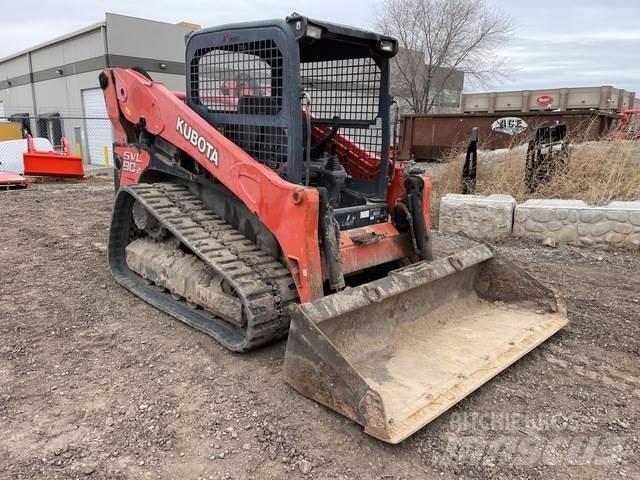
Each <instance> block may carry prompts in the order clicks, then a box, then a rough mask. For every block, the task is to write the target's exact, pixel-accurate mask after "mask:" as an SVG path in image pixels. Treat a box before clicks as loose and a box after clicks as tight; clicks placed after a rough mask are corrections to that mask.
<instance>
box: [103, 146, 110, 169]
mask: <svg viewBox="0 0 640 480" xmlns="http://www.w3.org/2000/svg"><path fill="white" fill-rule="evenodd" d="M102 155H103V156H104V166H105V167H108V166H109V147H107V146H106V145H105V146H104V147H102Z"/></svg>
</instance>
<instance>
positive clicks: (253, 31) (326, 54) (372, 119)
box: [187, 14, 397, 230]
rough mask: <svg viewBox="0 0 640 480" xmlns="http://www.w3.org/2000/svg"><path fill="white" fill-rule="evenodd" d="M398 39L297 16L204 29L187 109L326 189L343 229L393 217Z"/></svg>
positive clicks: (286, 172)
mask: <svg viewBox="0 0 640 480" xmlns="http://www.w3.org/2000/svg"><path fill="white" fill-rule="evenodd" d="M396 52H397V43H396V41H395V39H393V38H391V37H386V36H383V35H379V34H376V33H373V32H369V31H365V30H360V29H356V28H352V27H346V26H342V25H338V24H332V23H326V22H320V21H317V20H312V19H309V18H307V17H303V16H300V15H298V14H292V15H291V16H289V17H287V18H286V19H284V20H272V21H261V22H249V23H238V24H232V25H226V26H222V27H215V28H210V29H204V30H199V31H197V32H194V33H193V34H191V35H190V36H189V38H188V41H187V66H188V67H187V68H188V73H187V103H188V104H189V105H190V106H191V108H193V109H194V110H195V111H197V112H198V114H200V115H201V116H202V117H204V118H205V119H207V121H209V122H210V123H211V124H212V125H214V126H215V127H216V128H217V129H218V130H219V131H220V132H221V133H223V134H224V135H225V136H226V137H227V138H229V139H230V140H232V141H233V142H234V143H236V144H237V145H239V146H240V147H241V148H242V149H243V150H245V151H246V152H247V153H248V154H250V155H251V156H252V157H253V158H255V159H256V160H257V161H259V162H260V163H262V164H264V165H266V166H268V167H269V168H271V169H273V170H274V171H275V172H277V173H278V174H279V175H280V176H282V177H283V178H285V179H286V180H287V181H289V182H291V183H296V184H300V185H309V186H313V187H318V188H322V189H324V190H323V193H322V195H323V196H324V197H326V199H327V201H328V203H329V204H330V205H331V207H332V209H333V213H334V216H335V219H336V221H337V222H338V224H339V225H340V229H341V230H346V229H351V228H356V227H360V226H364V225H370V224H374V223H381V222H385V221H387V218H388V207H387V205H386V204H385V203H384V199H385V197H386V189H387V185H388V177H389V174H390V170H389V150H390V136H391V135H390V132H391V127H390V119H389V110H390V102H391V98H390V95H389V59H390V58H391V57H393V56H394V55H395V54H396Z"/></svg>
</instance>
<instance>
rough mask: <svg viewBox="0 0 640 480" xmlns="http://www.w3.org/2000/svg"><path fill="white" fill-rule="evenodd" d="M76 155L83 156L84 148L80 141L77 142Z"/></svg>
mask: <svg viewBox="0 0 640 480" xmlns="http://www.w3.org/2000/svg"><path fill="white" fill-rule="evenodd" d="M76 155H78V156H79V157H81V158H82V148H81V147H80V144H79V143H76Z"/></svg>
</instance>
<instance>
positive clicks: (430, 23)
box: [376, 0, 511, 113]
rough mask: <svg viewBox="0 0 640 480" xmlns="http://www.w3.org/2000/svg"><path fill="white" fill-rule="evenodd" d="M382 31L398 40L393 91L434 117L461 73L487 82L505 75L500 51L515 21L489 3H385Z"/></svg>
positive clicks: (379, 23)
mask: <svg viewBox="0 0 640 480" xmlns="http://www.w3.org/2000/svg"><path fill="white" fill-rule="evenodd" d="M376 23H377V27H378V29H379V30H381V31H382V32H384V33H385V34H387V35H390V36H393V37H395V38H397V39H398V46H399V49H400V50H399V53H398V55H397V56H396V57H395V59H394V63H393V78H392V90H393V91H394V93H395V95H396V97H399V98H400V99H401V100H402V103H403V104H405V105H406V106H407V107H408V108H409V109H410V110H411V111H412V112H414V113H427V112H429V111H430V110H431V109H432V108H433V106H434V104H435V103H436V101H437V100H438V98H439V97H440V96H441V95H442V93H443V90H444V89H445V87H446V85H447V82H448V81H449V79H450V78H451V76H452V75H453V74H454V72H455V71H456V70H462V71H463V72H465V75H466V77H467V78H469V77H470V78H471V79H475V80H479V81H481V82H487V81H488V80H490V79H495V78H496V77H501V76H503V75H504V74H505V65H504V61H503V60H501V59H500V57H499V56H498V55H497V54H496V52H497V49H498V47H499V46H500V45H502V44H503V43H504V42H505V41H506V40H507V39H508V38H509V37H510V35H511V28H510V20H509V19H508V18H507V17H506V16H505V15H503V14H502V13H500V12H499V11H498V10H496V9H494V8H492V7H490V6H489V5H487V3H486V2H485V1H484V0H384V2H383V4H382V9H381V12H380V15H379V16H378V19H377V22H376Z"/></svg>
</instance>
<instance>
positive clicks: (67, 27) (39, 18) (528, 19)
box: [0, 0, 640, 95]
mask: <svg viewBox="0 0 640 480" xmlns="http://www.w3.org/2000/svg"><path fill="white" fill-rule="evenodd" d="M487 2H488V3H490V4H492V5H494V6H495V7H497V8H499V9H501V10H502V11H503V12H504V13H505V14H507V15H509V16H510V17H511V19H512V20H513V27H514V31H515V36H514V38H513V40H512V41H511V42H509V43H508V44H506V45H505V46H504V48H502V49H501V52H500V53H501V54H502V55H505V56H506V57H508V58H509V59H510V60H509V62H510V67H511V71H512V73H511V74H510V77H509V78H508V79H505V80H503V81H500V82H497V83H495V84H492V85H487V86H481V87H477V86H474V87H473V88H472V90H487V89H492V90H519V89H534V88H553V87H574V86H593V85H613V86H615V87H618V88H625V89H627V90H633V91H635V92H638V93H639V95H640V28H639V27H638V25H639V24H640V0H606V1H603V0H572V1H567V0H565V1H563V0H535V1H530V0H527V1H520V0H487ZM376 3H377V2H376V1H375V0H320V1H318V0H314V1H301V0H179V1H176V0H126V1H125V0H102V1H96V0H57V1H55V2H53V1H48V0H47V1H45V0H41V1H33V0H22V1H21V2H19V4H15V5H14V8H10V9H9V8H4V9H3V12H2V19H1V20H0V25H1V28H0V57H4V56H6V55H9V54H11V53H13V52H16V51H19V50H22V49H24V48H27V47H29V46H31V45H34V44H37V43H40V42H44V41H47V40H49V39H51V38H53V37H55V36H58V35H63V34H65V33H68V32H70V31H72V30H75V29H79V28H82V27H85V26H87V25H89V24H92V23H95V22H98V21H101V20H102V19H103V18H104V12H105V11H109V12H112V13H121V14H125V15H133V16H139V17H145V18H150V19H154V20H162V21H167V22H172V23H176V22H179V21H182V20H186V21H191V22H194V23H198V24H201V25H203V26H213V25H219V24H223V23H227V22H235V21H243V20H255V19H265V18H273V17H284V16H286V15H288V14H290V13H291V12H293V11H297V12H299V13H302V14H304V15H308V16H310V17H316V18H322V19H326V20H333V21H337V22H340V23H346V24H352V25H355V26H360V27H365V28H371V25H372V23H373V21H374V18H375V15H376V9H375V5H376Z"/></svg>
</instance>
